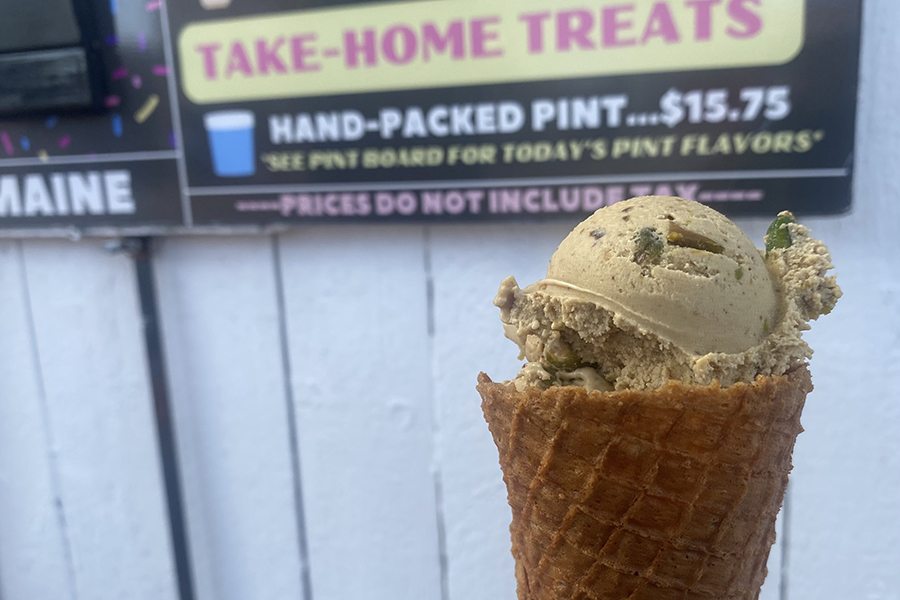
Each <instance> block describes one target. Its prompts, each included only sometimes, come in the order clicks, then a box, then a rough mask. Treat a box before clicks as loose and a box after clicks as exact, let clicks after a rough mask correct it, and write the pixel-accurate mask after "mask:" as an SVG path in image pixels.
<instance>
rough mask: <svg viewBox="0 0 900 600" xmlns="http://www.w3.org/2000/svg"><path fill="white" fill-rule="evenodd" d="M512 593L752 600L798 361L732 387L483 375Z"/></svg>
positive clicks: (540, 597)
mask: <svg viewBox="0 0 900 600" xmlns="http://www.w3.org/2000/svg"><path fill="white" fill-rule="evenodd" d="M477 387H478V391H479V393H480V394H481V397H482V399H483V403H482V408H483V410H484V415H485V419H486V420H487V422H488V426H489V427H490V430H491V434H492V435H493V438H494V442H495V443H496V444H497V448H498V450H499V454H500V466H501V468H502V470H503V478H504V481H505V482H506V486H507V490H508V497H509V504H510V506H511V508H512V524H511V526H510V532H511V534H512V553H513V556H514V558H515V561H516V578H517V580H518V596H519V600H551V599H553V600H588V599H591V600H605V599H609V600H623V599H626V598H628V599H631V600H640V599H653V600H668V599H675V598H678V599H701V598H703V599H710V600H727V599H737V598H740V599H752V598H757V597H758V594H759V589H760V587H761V585H762V583H763V580H764V579H765V576H766V559H767V557H768V555H769V550H770V548H771V546H772V543H773V542H774V541H775V517H776V515H777V513H778V510H779V508H780V506H781V503H782V500H783V498H784V491H785V487H786V485H787V479H788V473H789V472H790V469H791V453H792V451H793V447H794V440H795V439H796V437H797V435H798V434H799V433H800V431H802V428H801V427H800V412H801V410H802V408H803V403H804V401H805V398H806V395H807V393H808V392H809V391H810V390H811V389H812V384H811V382H810V377H809V371H808V370H807V368H806V367H805V366H803V367H801V368H798V369H795V370H794V371H792V372H790V373H788V374H787V375H784V376H769V377H759V378H758V379H757V380H756V381H755V382H754V383H752V384H744V383H738V384H735V385H732V386H729V387H724V388H723V387H719V386H718V385H717V384H714V385H710V386H696V385H685V384H681V383H678V382H671V383H669V384H667V385H665V386H663V387H662V388H659V389H655V390H625V391H618V392H596V391H595V392H588V391H586V390H585V389H583V388H579V387H551V388H549V389H547V390H542V389H540V388H538V387H529V388H526V390H525V391H522V392H519V391H517V390H516V388H515V386H514V385H513V384H511V383H507V384H498V383H493V382H492V381H491V380H490V378H488V377H487V375H485V374H483V373H482V374H481V375H480V376H479V378H478V386H477Z"/></svg>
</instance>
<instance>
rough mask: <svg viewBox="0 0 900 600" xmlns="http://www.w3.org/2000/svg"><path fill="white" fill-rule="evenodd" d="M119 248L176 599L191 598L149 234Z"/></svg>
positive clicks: (188, 552) (173, 435)
mask: <svg viewBox="0 0 900 600" xmlns="http://www.w3.org/2000/svg"><path fill="white" fill-rule="evenodd" d="M119 248H120V249H121V250H122V251H124V252H127V253H128V254H129V255H130V256H131V258H132V259H133V260H134V269H135V276H136V279H137V288H138V301H139V302H140V307H141V317H142V319H143V331H144V344H145V347H146V351H147V368H148V371H149V375H150V387H151V392H152V394H153V414H154V417H155V419H156V434H157V439H158V441H159V455H160V462H161V463H162V476H163V484H164V486H165V493H166V506H167V508H168V513H169V533H170V535H171V537H172V551H173V554H174V560H175V575H176V577H177V580H178V597H179V598H180V600H194V598H195V595H194V577H193V571H192V569H191V554H190V542H189V539H188V531H187V524H186V520H185V513H184V497H183V494H182V489H181V475H180V472H179V463H178V447H177V439H176V435H175V427H174V424H173V423H172V405H171V399H170V397H169V385H168V380H167V378H166V360H165V353H164V351H163V344H162V330H161V328H160V323H159V307H158V304H157V298H156V281H155V280H154V275H153V260H152V249H153V245H152V240H151V238H149V237H140V238H127V239H125V240H122V241H121V242H120V246H119Z"/></svg>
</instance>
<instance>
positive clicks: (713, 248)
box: [666, 222, 725, 254]
mask: <svg viewBox="0 0 900 600" xmlns="http://www.w3.org/2000/svg"><path fill="white" fill-rule="evenodd" d="M666 241H668V242H669V243H670V244H672V245H673V246H681V247H682V248H694V249H695V250H702V251H704V252H712V253H713V254H722V252H723V251H724V250H725V248H724V247H723V246H722V244H720V243H718V242H716V241H714V240H712V239H710V238H708V237H706V236H705V235H702V234H700V233H697V232H696V231H691V230H690V229H685V228H684V227H682V226H681V225H679V224H678V223H675V222H672V223H669V233H668V235H666Z"/></svg>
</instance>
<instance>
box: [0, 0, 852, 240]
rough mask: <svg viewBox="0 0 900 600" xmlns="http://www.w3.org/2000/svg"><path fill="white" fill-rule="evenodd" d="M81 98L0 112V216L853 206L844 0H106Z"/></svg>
mask: <svg viewBox="0 0 900 600" xmlns="http://www.w3.org/2000/svg"><path fill="white" fill-rule="evenodd" d="M110 11H111V13H112V16H113V19H110V22H112V23H114V29H113V30H110V31H109V32H106V34H105V37H104V39H105V41H106V48H105V52H106V54H107V55H106V56H105V59H104V63H105V64H106V65H108V68H109V74H108V75H109V86H110V92H109V95H108V96H107V97H106V99H105V106H106V110H105V111H103V112H101V113H99V114H60V115H52V114H51V115H42V116H40V117H25V118H21V119H4V120H2V121H0V228H2V229H6V230H16V231H25V230H31V229H59V228H75V229H77V230H78V231H83V232H88V233H90V232H92V231H95V230H96V231H100V230H102V231H117V232H120V231H121V232H131V231H165V230H167V229H172V228H176V227H177V228H194V229H204V228H206V229H209V230H216V231H219V230H221V229H222V228H223V227H225V228H230V227H240V226H251V227H259V226H270V225H276V224H286V223H295V222H307V221H316V220H323V221H324V220H373V221H377V220H404V219H406V220H409V219H435V220H451V219H479V220H487V219H510V218H522V217H535V216H546V215H557V214H569V213H578V214H585V213H589V212H592V211H593V210H596V209H597V208H599V207H601V206H604V205H606V204H609V203H613V202H615V201H618V200H621V199H624V198H627V197H630V196H635V195H641V194H676V195H681V196H685V197H688V198H693V199H696V200H699V201H701V202H704V203H707V204H710V205H711V206H713V207H715V208H717V209H719V210H723V211H724V212H727V213H729V214H742V213H756V214H769V215H771V214H774V213H776V212H777V211H778V210H782V209H791V210H794V211H796V212H799V213H801V214H803V213H805V214H811V213H837V212H842V211H845V210H846V209H848V207H849V205H850V187H851V186H850V184H851V178H852V171H853V141H854V120H855V107H856V90H857V73H858V56H859V37H860V12H861V3H860V1H859V0H851V1H846V2H834V1H832V0H777V1H776V0H721V1H716V0H709V1H700V2H690V3H688V2H683V1H681V0H658V1H652V2H651V1H649V0H648V1H644V0H632V1H630V2H629V1H624V2H623V1H622V0H616V1H615V2H613V1H611V0H564V1H560V2H554V3H551V4H547V3H546V2H543V1H542V0H519V1H517V2H515V3H461V2H454V1H453V0H413V1H407V2H394V3H373V2H358V1H357V2H352V1H346V2H333V1H331V2H326V1H324V0H320V1H305V2H299V1H298V0H253V1H251V0H183V1H179V2H172V3H169V5H168V6H165V5H164V4H162V3H161V2H159V1H157V0H150V1H148V2H140V3H132V2H127V3H126V2H124V1H122V0H111V4H110Z"/></svg>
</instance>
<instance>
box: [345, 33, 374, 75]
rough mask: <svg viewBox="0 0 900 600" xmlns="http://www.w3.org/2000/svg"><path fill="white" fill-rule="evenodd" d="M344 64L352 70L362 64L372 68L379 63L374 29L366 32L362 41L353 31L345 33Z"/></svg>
mask: <svg viewBox="0 0 900 600" xmlns="http://www.w3.org/2000/svg"><path fill="white" fill-rule="evenodd" d="M344 62H345V64H346V65H347V66H348V67H349V68H351V69H354V68H356V67H358V66H360V64H362V65H363V66H366V67H372V66H375V65H376V64H377V63H378V57H377V50H376V48H375V31H374V30H373V29H366V30H364V31H363V32H362V39H359V38H358V37H357V36H356V35H355V34H354V32H353V31H352V30H349V31H345V32H344Z"/></svg>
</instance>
